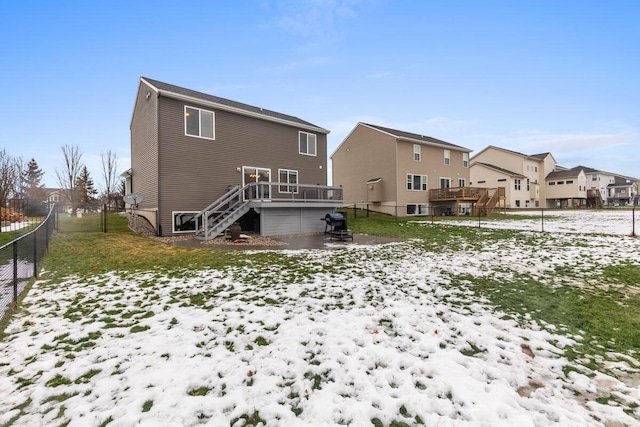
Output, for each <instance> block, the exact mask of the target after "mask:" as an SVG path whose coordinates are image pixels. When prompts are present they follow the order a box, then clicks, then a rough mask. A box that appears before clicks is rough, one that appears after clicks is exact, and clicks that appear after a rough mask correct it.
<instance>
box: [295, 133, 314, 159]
mask: <svg viewBox="0 0 640 427" xmlns="http://www.w3.org/2000/svg"><path fill="white" fill-rule="evenodd" d="M302 135H307V152H306V153H303V152H302V150H300V136H302ZM310 135H311V136H313V145H314V149H313V151H314V153H313V154H311V153H309V152H308V151H309V136H310ZM298 154H302V155H303V156H312V157H316V156H317V155H318V136H317V135H316V134H315V133H310V132H303V131H299V132H298Z"/></svg>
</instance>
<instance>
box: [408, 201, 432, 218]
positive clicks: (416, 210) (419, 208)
mask: <svg viewBox="0 0 640 427" xmlns="http://www.w3.org/2000/svg"><path fill="white" fill-rule="evenodd" d="M409 206H412V207H413V213H409ZM427 212H429V206H427V204H426V203H407V204H406V205H405V213H406V215H407V216H425V215H427Z"/></svg>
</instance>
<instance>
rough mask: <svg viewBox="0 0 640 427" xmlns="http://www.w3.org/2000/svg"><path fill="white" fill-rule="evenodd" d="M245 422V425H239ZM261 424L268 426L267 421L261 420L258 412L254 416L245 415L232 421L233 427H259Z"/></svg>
mask: <svg viewBox="0 0 640 427" xmlns="http://www.w3.org/2000/svg"><path fill="white" fill-rule="evenodd" d="M241 420H242V421H244V423H243V424H237V423H238V422H239V421H241ZM260 424H264V425H266V424H267V421H266V420H264V419H262V418H260V413H259V412H258V411H254V412H253V414H244V415H241V416H239V417H238V418H234V419H233V420H231V427H234V426H236V425H243V426H257V425H260Z"/></svg>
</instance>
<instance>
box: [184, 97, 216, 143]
mask: <svg viewBox="0 0 640 427" xmlns="http://www.w3.org/2000/svg"><path fill="white" fill-rule="evenodd" d="M187 108H190V109H192V110H197V111H198V124H199V129H198V132H199V135H192V134H190V133H187ZM203 111H204V112H206V113H211V116H212V120H213V123H211V130H212V132H213V137H211V138H210V137H208V136H202V112H203ZM184 134H185V135H186V136H190V137H192V138H202V139H208V140H215V139H216V113H215V111H211V110H204V109H202V108H198V107H192V106H191V105H185V106H184Z"/></svg>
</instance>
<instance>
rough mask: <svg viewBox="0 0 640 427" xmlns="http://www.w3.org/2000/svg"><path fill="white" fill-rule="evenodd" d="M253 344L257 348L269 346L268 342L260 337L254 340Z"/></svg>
mask: <svg viewBox="0 0 640 427" xmlns="http://www.w3.org/2000/svg"><path fill="white" fill-rule="evenodd" d="M255 343H256V344H258V345H259V346H266V345H269V341H267V340H266V339H265V338H264V337H263V336H262V335H261V336H259V337H258V338H256V340H255Z"/></svg>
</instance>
